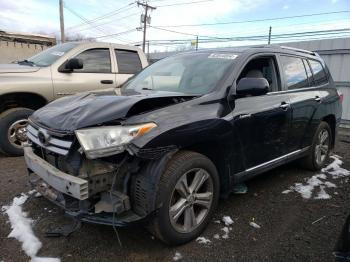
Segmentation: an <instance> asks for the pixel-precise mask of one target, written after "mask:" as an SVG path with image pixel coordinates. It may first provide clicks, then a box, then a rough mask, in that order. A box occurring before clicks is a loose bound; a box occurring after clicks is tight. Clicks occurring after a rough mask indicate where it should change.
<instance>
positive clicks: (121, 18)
mask: <svg viewBox="0 0 350 262" xmlns="http://www.w3.org/2000/svg"><path fill="white" fill-rule="evenodd" d="M138 14H140V12H136V13H132V14H129V15H126V16H123V17H120V18H117V19H113V20H110V21H108V22H105V23H100V24H97V25H94V26H102V25H106V24H110V23H113V22H116V21H120V20H123V19H125V18H129V17H132V16H135V15H138ZM86 30H89V28H84V29H76V30H73V31H70V32H78V31H80V32H81V31H86Z"/></svg>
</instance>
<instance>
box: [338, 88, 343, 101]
mask: <svg viewBox="0 0 350 262" xmlns="http://www.w3.org/2000/svg"><path fill="white" fill-rule="evenodd" d="M338 95H339V100H340V103H343V100H344V94H343V93H342V92H340V91H338Z"/></svg>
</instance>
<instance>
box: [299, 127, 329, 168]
mask: <svg viewBox="0 0 350 262" xmlns="http://www.w3.org/2000/svg"><path fill="white" fill-rule="evenodd" d="M331 141H332V132H331V128H330V127H329V125H328V123H327V122H321V123H320V125H319V126H318V128H317V130H316V132H315V135H314V138H313V140H312V145H311V147H310V150H309V154H308V156H306V157H305V158H303V159H302V165H303V166H304V167H305V168H307V169H309V170H312V171H317V170H320V169H321V168H322V167H323V166H324V165H325V164H326V162H327V161H328V159H329V154H330V151H331V143H332V142H331Z"/></svg>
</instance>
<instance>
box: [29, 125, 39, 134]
mask: <svg viewBox="0 0 350 262" xmlns="http://www.w3.org/2000/svg"><path fill="white" fill-rule="evenodd" d="M27 131H28V132H30V133H31V134H32V135H34V136H38V133H39V131H38V130H37V129H35V128H34V127H32V126H31V125H28V126H27Z"/></svg>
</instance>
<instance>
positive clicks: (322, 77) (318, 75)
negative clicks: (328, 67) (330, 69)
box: [309, 59, 328, 85]
mask: <svg viewBox="0 0 350 262" xmlns="http://www.w3.org/2000/svg"><path fill="white" fill-rule="evenodd" d="M309 62H310V65H311V69H312V73H313V75H314V81H315V85H322V84H326V83H327V82H328V80H327V76H326V72H325V71H324V69H323V66H322V64H321V63H320V62H318V61H316V60H311V59H309Z"/></svg>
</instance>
